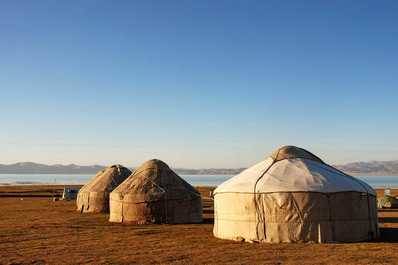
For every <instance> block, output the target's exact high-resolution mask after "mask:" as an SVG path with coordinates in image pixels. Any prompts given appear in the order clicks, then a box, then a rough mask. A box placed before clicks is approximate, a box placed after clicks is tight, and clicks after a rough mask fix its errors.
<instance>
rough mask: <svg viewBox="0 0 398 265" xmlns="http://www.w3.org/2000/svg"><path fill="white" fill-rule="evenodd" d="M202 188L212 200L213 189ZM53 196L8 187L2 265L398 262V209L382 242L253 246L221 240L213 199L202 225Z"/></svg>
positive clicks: (383, 221) (382, 217) (49, 191)
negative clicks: (82, 207)
mask: <svg viewBox="0 0 398 265" xmlns="http://www.w3.org/2000/svg"><path fill="white" fill-rule="evenodd" d="M62 188H63V187H61V186H57V187H56V190H55V193H56V194H60V193H61V192H62ZM199 190H200V191H201V193H202V195H203V196H204V197H207V196H208V194H209V190H210V188H206V187H201V188H199ZM378 192H382V191H378ZM392 193H393V194H395V193H398V192H397V191H392ZM52 195H53V187H52V186H8V187H7V186H3V187H0V264H32V263H34V264H56V263H63V264H76V263H84V264H87V263H91V264H98V263H105V264H110V263H112V264H127V263H129V264H134V263H136V264H151V263H153V264H159V263H160V264H162V263H178V264H203V263H213V264H221V263H230V264H231V263H232V264H253V263H257V264H298V263H301V264H396V263H398V244H397V243H398V210H380V211H379V223H380V232H381V237H380V238H379V239H377V240H374V241H369V242H363V243H351V244H310V243H309V244H271V243H269V244H268V243H265V244H250V243H239V242H234V241H229V240H221V239H217V238H215V237H214V236H213V232H212V230H213V207H212V206H213V202H212V200H211V199H210V198H204V200H203V209H204V223H202V224H188V225H124V224H116V223H110V222H108V218H109V215H108V214H78V213H76V212H75V210H76V201H57V202H54V201H52Z"/></svg>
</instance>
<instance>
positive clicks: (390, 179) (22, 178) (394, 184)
mask: <svg viewBox="0 0 398 265" xmlns="http://www.w3.org/2000/svg"><path fill="white" fill-rule="evenodd" d="M92 177H94V174H90V175H87V174H80V175H78V174H0V186H9V185H13V186H15V185H46V184H47V185H53V184H54V183H55V184H57V185H72V184H76V185H78V184H79V185H80V184H81V185H83V184H86V183H87V182H88V181H89V180H90V179H91V178H92ZM181 177H182V178H183V179H185V180H186V181H187V182H188V183H190V184H191V185H192V186H212V187H215V186H218V185H220V184H221V183H223V182H224V181H226V180H228V179H230V178H231V177H233V175H181ZM354 177H356V178H358V179H360V180H362V181H365V182H366V183H368V184H369V185H370V186H372V187H373V188H398V176H385V175H380V176H373V175H366V176H365V175H357V176H354Z"/></svg>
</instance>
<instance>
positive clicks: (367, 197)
mask: <svg viewBox="0 0 398 265" xmlns="http://www.w3.org/2000/svg"><path fill="white" fill-rule="evenodd" d="M311 164H312V163H311ZM324 164H325V165H326V166H327V167H330V168H332V169H334V170H335V171H333V170H330V169H328V168H324V167H322V168H323V169H324V170H327V171H329V172H332V173H336V171H337V173H339V175H340V176H342V177H346V178H349V179H351V180H353V181H355V182H357V183H358V184H359V185H361V186H362V188H363V189H364V190H365V191H366V199H367V204H368V218H369V219H368V220H369V228H370V231H369V233H370V235H371V239H373V238H374V237H373V231H372V230H373V228H372V216H371V213H370V201H369V191H368V189H367V188H366V186H365V185H363V183H362V182H361V181H360V180H358V179H357V178H354V177H353V176H350V175H348V174H346V173H344V172H343V171H341V170H338V169H337V168H334V167H332V166H330V165H328V164H326V163H324ZM312 165H315V164H312ZM316 166H319V165H316ZM375 226H376V224H375ZM375 231H376V232H377V227H375ZM377 236H378V235H377Z"/></svg>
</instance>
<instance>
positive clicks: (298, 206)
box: [214, 146, 379, 243]
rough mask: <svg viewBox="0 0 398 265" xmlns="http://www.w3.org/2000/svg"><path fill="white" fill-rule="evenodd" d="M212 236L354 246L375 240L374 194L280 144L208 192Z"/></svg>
mask: <svg viewBox="0 0 398 265" xmlns="http://www.w3.org/2000/svg"><path fill="white" fill-rule="evenodd" d="M214 196H215V197H214V235H215V236H216V237H219V238H223V239H231V240H238V241H249V242H253V241H254V242H318V243H323V242H357V241H362V240H367V239H373V238H376V237H378V236H379V228H378V221H377V202H376V197H377V195H376V192H375V190H374V189H373V188H372V187H370V186H369V185H368V184H366V183H365V182H363V181H361V180H359V179H356V178H354V177H352V176H349V175H347V174H345V173H343V172H341V171H339V170H337V169H335V168H333V167H331V166H329V165H327V164H325V163H324V162H323V161H322V160H321V159H319V158H318V157H316V156H315V155H313V154H312V153H310V152H308V151H306V150H304V149H302V148H298V147H294V146H285V147H283V148H281V149H279V150H277V151H276V152H275V153H273V154H272V155H271V156H269V157H268V158H266V159H265V160H264V161H262V162H260V163H258V164H256V165H254V166H253V167H251V168H248V169H246V170H245V171H243V172H242V173H240V174H239V175H237V176H235V177H233V178H231V179H229V180H227V181H226V182H224V183H222V184H221V185H220V186H218V187H217V189H216V190H215V191H214Z"/></svg>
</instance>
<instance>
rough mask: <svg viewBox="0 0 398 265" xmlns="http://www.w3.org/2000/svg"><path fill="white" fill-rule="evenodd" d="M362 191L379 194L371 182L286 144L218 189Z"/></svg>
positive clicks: (252, 191)
mask: <svg viewBox="0 0 398 265" xmlns="http://www.w3.org/2000/svg"><path fill="white" fill-rule="evenodd" d="M343 191H358V192H366V193H370V194H373V195H376V192H375V190H374V189H373V188H372V187H370V186H369V185H368V184H367V183H365V182H363V181H361V180H359V179H356V178H354V177H352V176H349V175H347V174H345V173H343V172H341V171H339V170H337V169H335V168H333V167H331V166H329V165H327V164H325V163H324V162H323V161H322V160H321V159H319V158H318V157H316V156H315V155H313V154H312V153H310V152H308V151H307V150H305V149H302V148H298V147H294V146H286V147H283V148H281V149H279V150H277V151H275V152H274V153H273V154H272V155H271V156H269V157H267V158H266V159H265V160H263V161H261V162H260V163H258V164H256V165H254V166H252V167H250V168H248V169H246V170H245V171H243V172H241V173H240V174H238V175H236V176H235V177H233V178H231V179H229V180H227V181H226V182H224V183H222V184H221V185H219V186H218V187H217V189H216V190H215V191H214V193H215V194H216V193H221V192H232V193H234V192H235V193H271V192H321V193H334V192H343Z"/></svg>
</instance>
